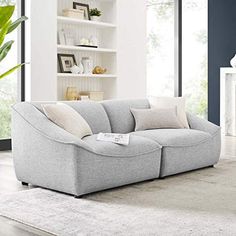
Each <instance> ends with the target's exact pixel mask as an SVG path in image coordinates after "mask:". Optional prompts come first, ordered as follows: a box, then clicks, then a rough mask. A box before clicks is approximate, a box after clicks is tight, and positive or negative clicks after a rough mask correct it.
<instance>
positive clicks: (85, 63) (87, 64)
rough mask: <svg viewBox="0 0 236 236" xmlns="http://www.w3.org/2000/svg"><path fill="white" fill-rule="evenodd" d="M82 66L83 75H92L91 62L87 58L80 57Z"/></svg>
mask: <svg viewBox="0 0 236 236" xmlns="http://www.w3.org/2000/svg"><path fill="white" fill-rule="evenodd" d="M82 64H83V67H84V74H92V71H93V60H92V59H90V58H89V57H82Z"/></svg>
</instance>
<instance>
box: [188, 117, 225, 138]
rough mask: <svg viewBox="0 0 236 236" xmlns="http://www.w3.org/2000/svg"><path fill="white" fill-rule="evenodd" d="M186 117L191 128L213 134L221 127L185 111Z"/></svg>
mask: <svg viewBox="0 0 236 236" xmlns="http://www.w3.org/2000/svg"><path fill="white" fill-rule="evenodd" d="M187 119H188V123H189V126H190V128H191V129H196V130H201V131H204V132H207V133H209V134H211V135H213V136H214V135H215V134H216V133H217V132H219V131H220V129H221V128H220V127H219V126H217V125H215V124H213V123H211V122H208V121H206V120H204V119H202V118H200V117H198V116H196V115H193V114H190V113H187Z"/></svg>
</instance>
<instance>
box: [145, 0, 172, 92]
mask: <svg viewBox="0 0 236 236" xmlns="http://www.w3.org/2000/svg"><path fill="white" fill-rule="evenodd" d="M147 11H148V13H147V31H148V55H147V60H148V63H147V78H148V80H147V89H148V92H147V93H148V95H152V96H174V56H175V55H174V37H175V35H174V0H168V1H163V0H149V1H148V6H147Z"/></svg>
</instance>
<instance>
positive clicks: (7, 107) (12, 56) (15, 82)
mask: <svg viewBox="0 0 236 236" xmlns="http://www.w3.org/2000/svg"><path fill="white" fill-rule="evenodd" d="M12 2H13V1H12ZM15 4H16V10H15V12H14V15H13V18H12V19H13V20H16V19H17V18H18V17H19V16H20V15H21V2H20V1H19V2H18V1H17V2H15ZM19 29H20V27H19ZM7 40H14V41H15V42H14V44H13V46H12V48H11V50H10V52H9V53H8V55H7V57H6V58H5V59H4V60H3V61H1V63H0V71H1V72H3V71H7V70H8V69H10V68H11V67H13V66H15V65H16V64H18V63H19V62H20V61H21V54H20V52H21V50H20V49H21V34H19V31H18V32H17V30H15V31H13V32H12V33H11V34H9V35H7V37H6V38H5V41H7ZM22 79H23V78H22ZM21 91H22V90H21V72H20V71H17V72H14V73H12V74H10V75H9V76H7V77H5V78H4V79H2V80H0V150H4V149H9V147H10V138H11V105H13V104H14V103H16V102H18V101H20V100H21V98H22V96H21V95H22V94H21Z"/></svg>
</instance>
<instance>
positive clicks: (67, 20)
mask: <svg viewBox="0 0 236 236" xmlns="http://www.w3.org/2000/svg"><path fill="white" fill-rule="evenodd" d="M57 21H58V22H60V23H62V24H72V25H83V26H86V27H95V28H101V29H107V28H108V29H109V28H116V25H114V24H111V23H106V22H97V21H90V20H79V19H74V18H69V17H64V16H58V17H57Z"/></svg>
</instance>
